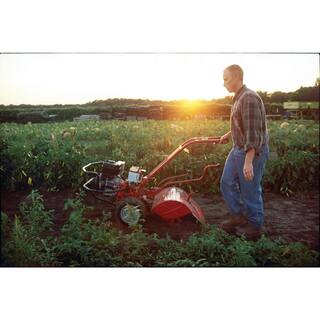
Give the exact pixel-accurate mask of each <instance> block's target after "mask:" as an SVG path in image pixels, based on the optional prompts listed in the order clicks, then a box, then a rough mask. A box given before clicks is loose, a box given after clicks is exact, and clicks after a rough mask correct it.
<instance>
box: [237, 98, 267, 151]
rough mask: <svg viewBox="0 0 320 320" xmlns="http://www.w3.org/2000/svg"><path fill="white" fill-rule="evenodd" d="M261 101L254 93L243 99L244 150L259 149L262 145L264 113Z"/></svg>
mask: <svg viewBox="0 0 320 320" xmlns="http://www.w3.org/2000/svg"><path fill="white" fill-rule="evenodd" d="M260 104H261V102H260V101H259V99H258V98H257V97H255V96H253V95H248V96H247V97H246V98H245V99H243V103H242V106H241V114H242V124H243V134H244V140H245V141H244V142H245V144H244V150H245V151H246V152H247V151H249V150H250V149H252V148H254V149H255V150H256V151H258V150H259V149H260V147H261V145H260V144H261V129H262V114H261V105H260Z"/></svg>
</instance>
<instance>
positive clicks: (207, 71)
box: [0, 52, 319, 105]
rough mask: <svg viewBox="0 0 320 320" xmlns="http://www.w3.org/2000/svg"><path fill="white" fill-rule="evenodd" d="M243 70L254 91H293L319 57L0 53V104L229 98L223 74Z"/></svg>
mask: <svg viewBox="0 0 320 320" xmlns="http://www.w3.org/2000/svg"><path fill="white" fill-rule="evenodd" d="M234 63H236V64H239V65H241V66H242V68H243V70H244V83H245V84H246V85H247V86H248V87H250V88H251V89H253V90H259V91H267V92H274V91H284V92H289V91H294V90H297V89H298V88H300V86H312V85H314V83H315V80H316V78H317V77H319V56H318V54H302V53H300V54H293V53H291V54H272V53H269V54H257V53H255V54H236V53H231V54H222V53H220V54H219V53H205V52H203V53H184V54H183V53H166V54H164V53H159V52H158V53H157V52H153V53H129V52H126V53H114V54H112V53H99V54H84V53H82V54H80V53H78V54H77V53H73V54H59V53H55V54H53V53H52V54H26V53H25V54H22V53H21V54H1V55H0V88H1V90H0V104H4V105H9V104H69V103H70V104H73V103H75V104H77V103H79V104H81V103H86V102H90V101H94V100H104V99H108V98H141V99H150V100H158V99H160V100H178V99H190V100H193V99H205V100H211V99H214V98H221V97H224V96H226V95H229V93H228V92H227V90H226V89H225V88H224V87H223V81H222V72H223V69H224V68H225V67H226V66H228V65H230V64H234Z"/></svg>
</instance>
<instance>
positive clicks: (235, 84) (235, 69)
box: [223, 64, 243, 92]
mask: <svg viewBox="0 0 320 320" xmlns="http://www.w3.org/2000/svg"><path fill="white" fill-rule="evenodd" d="M223 85H224V86H225V87H226V89H227V90H228V91H229V92H237V91H238V90H239V89H240V88H241V87H242V85H243V71H242V69H241V67H240V66H238V65H237V64H232V65H231V66H229V67H227V68H225V69H224V71H223Z"/></svg>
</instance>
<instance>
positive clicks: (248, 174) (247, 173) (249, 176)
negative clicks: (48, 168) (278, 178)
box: [243, 162, 254, 181]
mask: <svg viewBox="0 0 320 320" xmlns="http://www.w3.org/2000/svg"><path fill="white" fill-rule="evenodd" d="M243 175H244V178H245V179H246V180H247V181H252V180H253V177H254V173H253V165H252V163H248V164H247V163H246V162H245V163H244V166H243Z"/></svg>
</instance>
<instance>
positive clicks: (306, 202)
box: [1, 190, 319, 250]
mask: <svg viewBox="0 0 320 320" xmlns="http://www.w3.org/2000/svg"><path fill="white" fill-rule="evenodd" d="M40 192H41V194H42V195H43V198H44V204H45V207H46V209H52V210H54V222H55V227H56V228H55V229H56V230H58V229H59V228H60V227H61V226H62V225H63V224H64V222H65V221H66V219H67V217H68V212H67V211H65V210H63V206H64V201H65V200H66V199H72V198H74V197H75V193H74V191H72V190H64V191H60V192H46V191H40ZM27 195H28V193H27V192H3V193H2V194H1V210H2V211H3V212H5V213H7V214H8V215H9V216H10V217H13V216H14V215H15V214H17V213H18V212H19V204H20V203H21V202H22V201H23V200H24V199H25V198H26V196H27ZM193 199H194V200H195V201H196V202H197V203H198V204H199V205H200V207H201V208H202V210H203V212H204V214H205V218H206V221H207V222H208V223H209V224H215V225H217V226H218V227H220V226H221V224H222V223H223V222H224V221H225V220H226V218H227V217H228V210H227V208H226V206H225V203H224V201H223V199H222V198H221V196H220V195H206V196H204V195H200V194H195V195H193ZM87 201H88V204H89V206H91V207H92V208H93V209H90V210H88V211H87V213H86V217H87V218H89V219H96V218H99V217H100V216H101V214H102V211H105V212H109V211H110V212H111V211H112V207H110V206H108V205H107V204H106V203H105V202H102V201H100V200H97V199H94V200H93V199H92V197H91V196H88V198H87ZM264 206H265V223H264V227H263V232H264V234H265V235H266V236H267V237H269V238H270V239H278V238H282V239H284V240H287V241H289V242H302V243H304V244H306V245H307V246H308V247H310V248H312V249H315V250H319V192H318V191H313V192H310V193H300V194H296V195H294V196H292V197H290V198H287V197H285V196H283V195H280V194H275V193H265V194H264ZM114 225H115V226H116V227H118V228H121V229H122V230H123V231H125V232H126V231H128V230H127V228H126V227H125V226H123V225H121V224H120V223H119V222H117V221H116V220H114ZM144 226H145V230H146V231H147V232H148V233H157V234H158V235H159V236H160V237H165V236H166V235H169V236H170V237H171V238H173V239H185V238H187V237H188V236H190V235H191V234H193V233H195V232H197V231H199V230H200V225H199V223H197V221H196V220H195V218H194V217H193V216H191V215H189V216H186V217H184V218H183V219H181V220H180V221H178V222H174V223H167V222H165V221H163V220H161V218H160V217H158V216H156V215H151V216H149V217H148V218H147V219H146V222H145V224H144Z"/></svg>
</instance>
